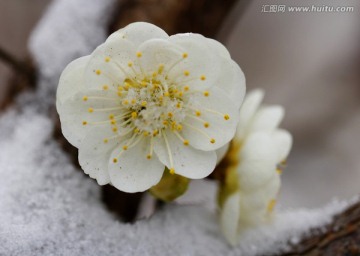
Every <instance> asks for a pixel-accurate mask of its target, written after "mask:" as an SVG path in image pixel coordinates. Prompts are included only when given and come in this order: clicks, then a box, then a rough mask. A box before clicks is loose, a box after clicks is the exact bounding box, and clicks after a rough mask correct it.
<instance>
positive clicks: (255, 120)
mask: <svg viewBox="0 0 360 256" xmlns="http://www.w3.org/2000/svg"><path fill="white" fill-rule="evenodd" d="M263 96H264V93H263V91H261V90H255V91H252V92H250V93H249V94H248V95H247V96H246V97H245V100H244V103H243V105H242V107H241V110H240V122H239V125H238V128H237V132H236V135H235V138H234V140H233V142H232V145H231V148H230V151H229V152H228V161H229V163H230V164H229V165H228V167H227V168H226V170H225V181H224V184H223V185H222V187H221V189H220V193H219V199H220V207H221V212H220V226H221V229H222V231H223V233H224V235H225V238H226V239H227V240H228V241H229V243H230V244H232V245H235V244H236V243H237V242H238V241H239V238H241V234H242V233H243V231H245V230H246V229H248V228H251V227H254V226H257V225H261V224H264V223H267V222H269V221H271V219H272V216H273V209H274V207H275V205H276V198H277V196H278V193H279V189H280V174H281V172H282V168H283V167H284V163H285V159H286V158H287V156H288V154H289V152H290V148H291V145H292V136H291V135H290V133H289V132H287V131H285V130H282V129H279V128H278V126H279V123H280V122H281V120H282V118H283V116H284V110H283V108H282V107H280V106H260V103H261V101H262V99H263Z"/></svg>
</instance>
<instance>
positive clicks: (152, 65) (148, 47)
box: [138, 39, 184, 74]
mask: <svg viewBox="0 0 360 256" xmlns="http://www.w3.org/2000/svg"><path fill="white" fill-rule="evenodd" d="M138 51H139V52H141V53H142V57H141V58H140V63H141V67H142V69H143V71H144V72H145V73H146V74H149V73H150V74H151V73H152V72H154V71H158V68H159V66H160V65H161V64H162V65H164V72H168V71H169V69H170V68H171V66H172V65H174V64H175V63H176V62H177V61H181V60H183V56H182V54H183V52H184V50H183V49H182V48H181V47H179V46H177V45H175V44H173V43H171V42H169V41H168V40H164V39H151V40H148V41H146V42H144V43H143V44H141V45H140V47H139V48H138Z"/></svg>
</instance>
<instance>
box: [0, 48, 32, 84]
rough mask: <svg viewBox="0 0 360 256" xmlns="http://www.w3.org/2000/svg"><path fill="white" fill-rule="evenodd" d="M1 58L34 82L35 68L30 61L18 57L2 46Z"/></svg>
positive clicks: (18, 72) (0, 50)
mask: <svg viewBox="0 0 360 256" xmlns="http://www.w3.org/2000/svg"><path fill="white" fill-rule="evenodd" d="M0 60H2V61H3V62H4V63H6V64H8V65H9V66H10V67H11V68H13V69H14V71H15V72H16V73H17V74H19V75H23V76H24V77H26V78H27V80H28V81H30V82H33V81H34V80H35V73H34V70H33V68H32V67H31V66H30V65H28V63H26V62H23V61H20V60H18V59H16V58H15V57H14V56H13V55H12V54H10V53H9V52H7V51H5V50H4V49H3V48H2V47H0Z"/></svg>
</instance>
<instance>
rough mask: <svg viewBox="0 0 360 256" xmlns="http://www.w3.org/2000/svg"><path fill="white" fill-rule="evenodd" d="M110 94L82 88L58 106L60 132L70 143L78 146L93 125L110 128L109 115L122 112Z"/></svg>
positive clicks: (109, 92)
mask: <svg viewBox="0 0 360 256" xmlns="http://www.w3.org/2000/svg"><path fill="white" fill-rule="evenodd" d="M112 94H113V92H111V91H98V90H82V91H80V92H78V93H77V94H75V95H74V96H72V97H71V98H70V99H68V100H66V101H65V102H64V104H62V105H61V106H60V107H59V108H58V112H59V114H60V121H61V128H62V133H63V134H64V136H65V138H66V139H67V140H68V141H69V142H70V143H71V144H72V145H74V146H75V147H79V145H80V142H81V141H82V139H83V138H84V136H85V135H86V132H87V131H88V130H89V128H91V127H93V126H94V125H97V126H101V127H104V128H106V129H108V130H111V129H112V124H111V120H110V118H109V116H110V115H113V116H114V117H117V116H119V115H121V114H122V113H123V110H122V109H121V108H120V106H119V103H118V102H117V98H115V97H116V96H113V95H112ZM84 99H86V100H84ZM118 121H120V120H117V122H118ZM117 122H116V123H115V124H117Z"/></svg>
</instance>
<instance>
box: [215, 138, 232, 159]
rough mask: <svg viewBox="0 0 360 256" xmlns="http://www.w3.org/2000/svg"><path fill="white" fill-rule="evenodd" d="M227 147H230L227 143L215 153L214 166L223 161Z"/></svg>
mask: <svg viewBox="0 0 360 256" xmlns="http://www.w3.org/2000/svg"><path fill="white" fill-rule="evenodd" d="M229 147H230V143H227V144H225V145H224V146H222V147H221V148H219V149H217V150H216V151H215V153H216V157H217V160H216V164H218V163H220V162H221V160H223V158H224V157H225V155H226V153H227V152H228V150H229Z"/></svg>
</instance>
